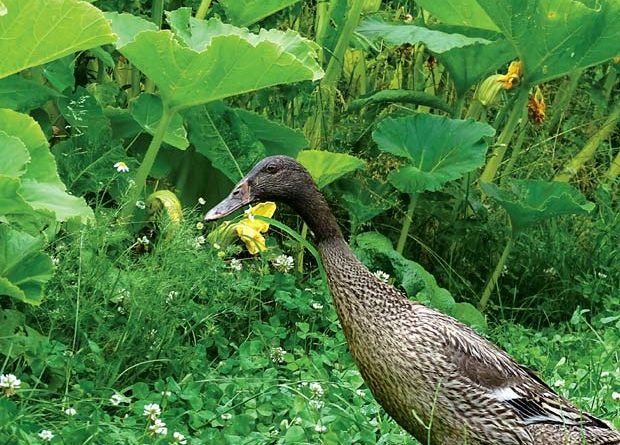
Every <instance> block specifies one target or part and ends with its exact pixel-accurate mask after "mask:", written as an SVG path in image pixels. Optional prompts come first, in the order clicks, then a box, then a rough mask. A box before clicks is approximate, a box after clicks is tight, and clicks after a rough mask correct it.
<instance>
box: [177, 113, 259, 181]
mask: <svg viewBox="0 0 620 445" xmlns="http://www.w3.org/2000/svg"><path fill="white" fill-rule="evenodd" d="M185 120H186V122H187V127H188V130H189V139H190V141H191V143H192V145H193V146H194V147H196V151H197V152H199V153H200V154H202V155H204V156H205V157H207V158H208V159H209V160H210V161H211V164H213V166H214V167H215V168H217V169H218V170H220V171H221V172H222V173H224V174H225V175H226V177H228V179H230V180H231V181H232V182H233V183H234V182H237V181H239V180H240V179H241V178H242V177H243V175H244V174H245V173H247V172H248V171H249V170H250V169H251V168H252V166H253V165H254V164H256V163H257V162H258V161H259V160H261V159H262V158H264V157H265V156H266V150H265V147H264V145H263V144H262V143H261V142H260V141H259V140H258V139H256V137H255V136H254V134H253V133H252V131H251V130H250V129H249V128H248V126H247V125H246V124H245V123H244V122H243V121H242V120H241V119H240V118H239V116H238V115H237V114H236V113H235V111H234V110H233V109H230V108H228V107H226V106H225V105H224V104H223V103H221V102H215V103H212V104H208V105H203V106H200V107H194V108H192V109H191V110H188V111H187V112H186V113H185Z"/></svg>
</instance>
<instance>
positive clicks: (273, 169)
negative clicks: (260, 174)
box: [265, 162, 278, 173]
mask: <svg viewBox="0 0 620 445" xmlns="http://www.w3.org/2000/svg"><path fill="white" fill-rule="evenodd" d="M265 170H267V173H275V172H277V171H278V166H277V165H276V164H275V163H273V162H272V163H270V164H267V166H266V167H265Z"/></svg>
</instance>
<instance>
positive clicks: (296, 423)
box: [292, 416, 301, 425]
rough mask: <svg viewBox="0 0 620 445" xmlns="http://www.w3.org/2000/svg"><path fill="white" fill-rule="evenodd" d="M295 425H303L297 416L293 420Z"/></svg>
mask: <svg viewBox="0 0 620 445" xmlns="http://www.w3.org/2000/svg"><path fill="white" fill-rule="evenodd" d="M292 423H293V425H301V417H299V416H297V417H295V418H294V419H293V422H292Z"/></svg>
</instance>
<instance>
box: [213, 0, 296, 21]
mask: <svg viewBox="0 0 620 445" xmlns="http://www.w3.org/2000/svg"><path fill="white" fill-rule="evenodd" d="M297 2H299V0H244V1H242V2H240V1H239V0H220V2H219V3H220V5H222V7H223V8H224V11H225V12H226V17H227V18H228V21H230V23H232V24H233V25H235V26H249V25H251V24H253V23H256V22H258V21H259V20H262V19H264V18H265V17H268V16H270V15H271V14H274V13H276V12H278V11H280V10H282V9H284V8H286V7H288V6H291V5H294V4H295V3H297Z"/></svg>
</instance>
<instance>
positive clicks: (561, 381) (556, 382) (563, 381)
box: [553, 379, 566, 388]
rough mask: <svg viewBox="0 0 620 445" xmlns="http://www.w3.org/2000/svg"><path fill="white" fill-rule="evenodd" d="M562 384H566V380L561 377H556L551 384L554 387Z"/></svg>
mask: <svg viewBox="0 0 620 445" xmlns="http://www.w3.org/2000/svg"><path fill="white" fill-rule="evenodd" d="M564 385H566V380H563V379H557V380H556V381H555V383H554V384H553V386H555V387H556V388H561V387H562V386H564Z"/></svg>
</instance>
